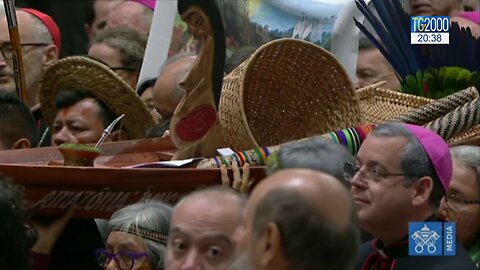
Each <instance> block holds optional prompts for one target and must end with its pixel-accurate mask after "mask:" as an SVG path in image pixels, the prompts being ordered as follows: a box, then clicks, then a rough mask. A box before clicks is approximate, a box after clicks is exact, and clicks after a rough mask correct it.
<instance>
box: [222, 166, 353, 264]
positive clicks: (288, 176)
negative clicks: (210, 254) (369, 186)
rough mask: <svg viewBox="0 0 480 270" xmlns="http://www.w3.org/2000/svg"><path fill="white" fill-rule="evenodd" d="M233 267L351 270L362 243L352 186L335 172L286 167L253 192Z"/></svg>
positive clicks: (236, 236) (240, 229) (239, 231)
mask: <svg viewBox="0 0 480 270" xmlns="http://www.w3.org/2000/svg"><path fill="white" fill-rule="evenodd" d="M244 222H245V223H244V226H241V227H239V229H238V230H237V233H236V235H235V239H236V240H237V241H238V242H239V253H238V254H237V256H236V259H235V261H234V262H233V263H232V265H231V266H230V268H228V269H229V270H287V269H295V270H309V269H328V270H347V269H352V267H353V264H354V261H355V256H356V255H357V250H358V246H359V241H360V239H359V232H358V229H357V218H356V213H355V210H354V207H353V203H352V200H351V198H350V195H349V193H348V191H347V189H346V188H345V187H344V186H343V185H342V184H341V183H340V182H339V181H338V180H337V179H336V178H334V177H333V176H330V175H328V174H325V173H321V172H316V171H312V170H307V169H285V170H281V171H278V172H277V173H275V174H273V175H271V176H269V177H267V178H265V179H264V180H263V181H261V182H260V183H259V184H258V186H257V187H256V188H255V189H254V190H253V192H252V194H251V196H250V198H249V199H248V202H247V204H246V206H245V210H244Z"/></svg>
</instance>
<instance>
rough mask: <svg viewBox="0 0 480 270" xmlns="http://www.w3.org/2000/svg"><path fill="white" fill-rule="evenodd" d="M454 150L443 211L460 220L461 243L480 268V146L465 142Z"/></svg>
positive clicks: (440, 211) (457, 223)
mask: <svg viewBox="0 0 480 270" xmlns="http://www.w3.org/2000/svg"><path fill="white" fill-rule="evenodd" d="M450 152H451V153H452V157H453V176H452V181H451V183H450V186H449V187H448V192H447V194H446V195H445V198H443V200H442V202H441V203H440V209H439V214H440V216H441V217H442V218H444V219H445V220H447V221H450V222H455V223H456V225H457V228H456V229H457V239H458V242H459V243H461V244H463V246H464V247H465V248H466V249H467V250H468V253H469V254H470V257H471V258H472V260H473V261H474V262H475V263H476V264H477V267H479V269H480V147H478V146H472V145H462V146H456V147H452V148H451V149H450Z"/></svg>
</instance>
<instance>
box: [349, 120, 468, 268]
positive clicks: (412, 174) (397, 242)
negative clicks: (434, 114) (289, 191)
mask: <svg viewBox="0 0 480 270" xmlns="http://www.w3.org/2000/svg"><path fill="white" fill-rule="evenodd" d="M344 170H345V175H346V177H347V180H349V181H350V182H351V184H352V188H351V193H352V196H353V199H354V202H355V204H356V206H357V213H358V217H359V224H360V228H361V229H363V230H365V231H366V232H369V233H371V234H372V235H373V236H374V237H375V239H374V240H373V241H370V242H367V243H364V244H363V245H362V246H361V248H360V256H359V259H358V261H357V266H356V269H359V270H360V269H361V270H377V269H381V270H383V269H395V270H397V269H435V270H439V269H445V270H446V269H465V270H467V269H472V270H473V269H475V265H474V264H473V262H472V261H471V260H470V258H469V256H468V254H467V253H466V251H465V250H464V249H463V248H462V247H461V245H457V247H456V255H453V256H442V255H443V253H442V252H440V256H415V255H418V254H416V253H413V252H412V250H414V251H416V252H417V250H421V249H419V248H416V249H415V248H414V247H416V246H417V245H418V243H417V242H416V240H415V239H416V238H415V233H413V232H411V231H409V229H411V228H409V226H413V225H412V224H410V222H419V224H425V222H436V221H437V220H436V218H435V212H436V210H437V209H438V206H439V204H440V201H441V199H442V198H443V196H444V195H445V193H446V191H447V190H448V186H449V184H450V179H451V177H452V157H451V155H450V151H449V148H448V145H447V143H446V142H445V141H444V140H443V139H442V138H441V137H440V136H438V135H437V134H436V133H434V132H432V131H430V130H428V129H425V128H423V127H420V126H415V125H409V124H400V123H388V124H383V125H380V126H378V127H377V128H376V129H374V130H373V132H372V133H371V135H370V136H369V137H367V138H366V139H365V141H364V142H363V144H362V146H361V147H360V150H359V152H358V154H357V161H356V162H355V164H350V163H346V164H345V167H344ZM425 226H426V225H425ZM429 226H433V225H429ZM437 226H440V228H441V227H442V226H443V224H442V223H440V224H437ZM412 228H414V227H412ZM427 229H428V231H430V228H428V227H427ZM415 231H416V230H415ZM441 231H442V230H441V229H440V231H439V233H438V234H442V232H441ZM420 233H422V234H421V235H422V237H423V236H424V235H425V234H424V233H425V231H424V229H422V231H421V232H420ZM417 239H418V238H417ZM422 239H423V238H422ZM419 243H420V244H422V243H423V242H419ZM425 249H427V247H426V246H425ZM438 249H439V250H440V251H441V248H440V247H439V248H438ZM431 250H432V248H430V249H429V251H428V252H430V251H431ZM420 252H421V251H420ZM412 255H413V256H412ZM421 255H423V254H421Z"/></svg>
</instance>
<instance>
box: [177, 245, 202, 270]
mask: <svg viewBox="0 0 480 270" xmlns="http://www.w3.org/2000/svg"><path fill="white" fill-rule="evenodd" d="M201 261H202V258H201V256H200V254H199V252H198V251H197V250H196V249H191V250H190V251H189V252H188V254H186V257H185V260H184V261H183V264H182V266H181V270H200V269H202V262H201Z"/></svg>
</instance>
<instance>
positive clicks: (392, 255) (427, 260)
mask: <svg viewBox="0 0 480 270" xmlns="http://www.w3.org/2000/svg"><path fill="white" fill-rule="evenodd" d="M355 269H356V270H406V269H412V270H476V267H475V264H474V263H473V262H472V260H471V259H470V256H469V255H468V253H467V252H466V250H465V249H464V248H463V247H462V246H461V245H457V250H456V255H455V256H408V240H404V241H402V242H400V243H398V244H397V245H395V246H392V247H389V248H386V247H383V245H382V242H381V241H380V240H378V239H374V240H372V241H369V242H366V243H363V244H362V245H361V246H360V252H359V258H358V260H357V264H356V266H355Z"/></svg>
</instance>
